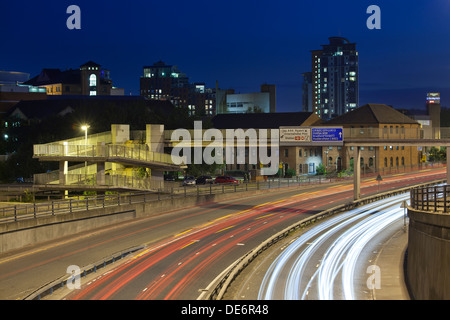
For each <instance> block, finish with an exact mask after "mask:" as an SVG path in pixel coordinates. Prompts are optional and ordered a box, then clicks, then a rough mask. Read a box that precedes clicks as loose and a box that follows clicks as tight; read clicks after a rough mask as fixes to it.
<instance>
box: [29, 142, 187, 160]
mask: <svg viewBox="0 0 450 320" xmlns="http://www.w3.org/2000/svg"><path fill="white" fill-rule="evenodd" d="M33 156H34V157H39V158H42V159H45V157H71V158H83V159H85V158H92V159H96V158H97V159H106V158H108V159H110V160H111V159H129V160H133V161H136V160H137V161H145V162H160V163H167V164H173V160H176V161H179V162H182V161H183V158H182V157H178V156H172V155H171V154H166V153H158V152H152V151H149V150H147V146H146V145H140V144H138V145H132V146H127V145H120V144H108V145H101V144H99V145H84V144H78V145H69V144H68V145H63V144H35V145H34V146H33Z"/></svg>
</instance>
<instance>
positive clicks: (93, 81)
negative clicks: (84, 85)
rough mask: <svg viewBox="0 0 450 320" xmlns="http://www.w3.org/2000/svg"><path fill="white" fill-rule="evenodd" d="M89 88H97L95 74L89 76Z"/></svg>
mask: <svg viewBox="0 0 450 320" xmlns="http://www.w3.org/2000/svg"><path fill="white" fill-rule="evenodd" d="M89 86H90V87H96V86H97V76H96V75H95V74H91V75H90V76H89Z"/></svg>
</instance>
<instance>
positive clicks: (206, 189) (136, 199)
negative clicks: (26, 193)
mask: <svg viewBox="0 0 450 320" xmlns="http://www.w3.org/2000/svg"><path fill="white" fill-rule="evenodd" d="M346 179H347V180H348V179H350V178H333V179H324V178H321V177H320V176H318V177H304V178H303V179H296V178H292V179H278V180H268V181H263V182H259V181H258V182H251V183H240V184H236V185H234V184H231V185H230V184H210V185H201V186H200V185H197V186H182V187H179V186H170V185H169V186H165V187H164V189H162V188H159V190H158V191H155V192H148V191H143V192H135V193H129V194H119V193H117V194H109V195H102V196H79V197H76V198H70V199H62V200H53V201H46V202H35V203H30V204H20V205H13V206H8V207H4V208H0V223H8V222H12V221H18V220H23V219H37V218H40V217H43V216H50V215H56V214H64V213H73V212H79V211H89V210H95V209H99V208H105V207H110V206H120V205H123V204H139V203H146V202H150V201H160V200H165V199H173V198H180V197H188V196H200V195H207V194H220V193H232V192H242V191H251V190H262V189H275V188H282V187H291V186H296V185H297V186H304V185H315V184H323V183H332V182H338V181H344V180H346ZM166 183H167V182H166ZM87 190H88V189H87Z"/></svg>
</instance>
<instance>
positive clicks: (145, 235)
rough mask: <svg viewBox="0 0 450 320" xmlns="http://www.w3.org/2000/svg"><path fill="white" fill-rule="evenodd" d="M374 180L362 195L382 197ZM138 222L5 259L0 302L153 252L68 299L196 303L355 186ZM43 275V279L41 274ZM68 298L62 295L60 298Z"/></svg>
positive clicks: (411, 179)
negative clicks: (249, 257) (73, 273)
mask: <svg viewBox="0 0 450 320" xmlns="http://www.w3.org/2000/svg"><path fill="white" fill-rule="evenodd" d="M444 177H445V168H443V169H436V170H423V171H421V172H419V173H404V174H399V175H393V176H390V177H383V183H382V184H381V185H380V190H379V191H380V192H381V191H386V190H393V189H397V188H400V187H404V186H406V185H413V184H419V183H425V182H428V181H433V180H437V179H443V178H444ZM377 185H378V183H377V182H376V181H375V178H370V179H365V180H363V182H362V183H361V194H362V196H365V195H370V194H374V193H376V192H377V189H378V186H377ZM243 195H244V194H239V193H238V194H236V198H235V199H231V200H227V201H221V202H220V203H205V204H202V205H199V206H196V207H192V208H186V209H183V210H175V211H172V212H168V213H165V214H161V215H157V216H153V217H147V218H143V219H137V220H135V221H130V222H128V223H122V224H120V225H115V226H109V227H107V228H102V229H100V230H96V231H90V232H86V233H81V234H78V235H76V236H71V237H67V238H65V239H58V240H55V241H51V242H48V243H45V244H39V245H36V246H34V247H30V248H26V249H24V250H22V251H20V252H13V253H9V254H6V255H1V256H0V298H1V299H21V298H23V297H25V296H26V295H28V294H30V293H31V292H32V291H34V290H36V289H37V288H39V287H40V286H42V285H44V284H46V283H48V282H50V281H52V280H54V279H56V278H59V277H61V276H63V275H65V274H66V270H67V267H68V266H70V265H78V266H85V265H88V264H91V263H93V262H96V261H99V260H101V259H102V258H103V257H107V256H110V255H111V254H113V253H116V252H119V251H122V250H124V249H126V248H130V247H134V246H138V245H142V244H145V245H146V249H145V250H143V251H142V252H139V253H137V254H136V255H134V256H133V257H131V258H129V259H127V260H126V263H120V264H119V263H117V265H114V266H113V268H111V269H108V270H106V269H105V270H104V272H103V271H102V272H98V275H96V277H95V278H94V279H86V280H87V281H83V283H82V287H81V289H79V290H73V291H71V292H69V295H67V297H66V298H67V299H196V298H197V297H198V296H199V295H200V294H201V292H202V290H204V289H205V288H206V287H207V286H208V285H209V284H210V283H211V282H212V281H213V280H214V279H215V278H216V277H217V276H218V275H219V274H220V273H221V272H222V271H223V270H225V269H226V268H227V267H228V266H229V265H230V264H231V263H232V262H234V261H235V260H236V259H238V258H239V257H241V256H242V255H244V254H245V253H246V252H248V251H249V250H250V249H251V248H254V247H256V246H257V245H258V244H259V243H261V242H262V241H264V240H265V239H267V238H268V237H269V236H270V235H272V234H274V233H276V232H278V231H281V230H282V229H284V228H285V227H287V226H289V225H291V224H293V223H294V222H296V221H298V220H300V219H304V218H305V217H307V216H309V215H311V214H315V213H317V212H319V211H322V210H325V209H327V208H330V207H333V206H336V205H338V204H341V203H347V202H349V201H351V200H352V196H353V188H352V185H351V184H349V183H342V184H333V185H313V186H302V187H298V186H295V187H289V188H284V189H281V190H276V191H275V190H274V191H271V192H267V193H263V194H259V195H256V196H252V197H248V198H245V197H244V196H243ZM37 275H38V276H37ZM49 298H52V297H49ZM55 298H61V296H57V297H56V296H55Z"/></svg>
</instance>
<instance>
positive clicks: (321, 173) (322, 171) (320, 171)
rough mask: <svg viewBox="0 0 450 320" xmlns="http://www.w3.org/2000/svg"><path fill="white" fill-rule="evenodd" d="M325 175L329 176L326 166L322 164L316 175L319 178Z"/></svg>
mask: <svg viewBox="0 0 450 320" xmlns="http://www.w3.org/2000/svg"><path fill="white" fill-rule="evenodd" d="M325 174H327V169H326V168H325V166H324V165H323V164H322V163H320V164H319V165H318V166H317V169H316V175H318V176H323V175H325Z"/></svg>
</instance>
